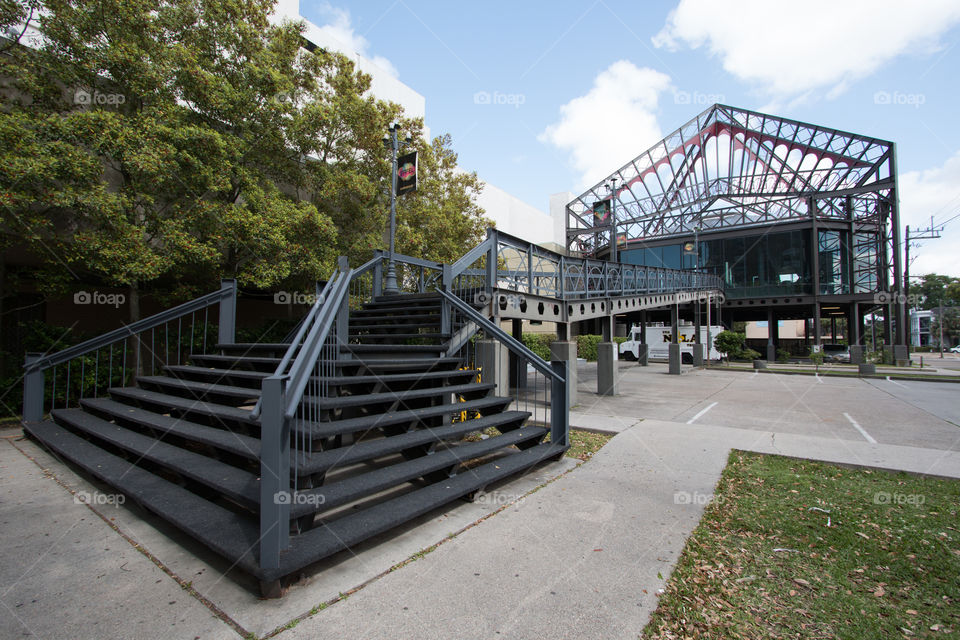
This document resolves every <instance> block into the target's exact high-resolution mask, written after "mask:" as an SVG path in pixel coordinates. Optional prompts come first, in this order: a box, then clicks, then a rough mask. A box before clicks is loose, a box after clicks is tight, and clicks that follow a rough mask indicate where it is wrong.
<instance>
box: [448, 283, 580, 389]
mask: <svg viewBox="0 0 960 640" xmlns="http://www.w3.org/2000/svg"><path fill="white" fill-rule="evenodd" d="M437 293H439V294H440V295H441V296H443V298H444V299H445V300H446V301H447V302H449V303H450V304H451V305H453V306H454V307H456V308H457V309H458V310H459V311H460V312H461V313H463V314H464V315H465V316H467V317H468V318H470V319H471V320H472V321H473V322H475V323H476V324H477V325H478V326H479V327H480V328H481V329H483V331H484V332H485V333H489V334H490V335H492V336H494V337H496V339H497V340H499V341H500V342H502V343H503V344H504V345H506V347H507V348H508V349H510V351H513V352H514V353H516V354H517V355H519V356H522V357H524V358H526V359H527V361H528V362H529V363H530V364H532V365H533V367H534V368H535V369H536V370H537V371H539V372H540V373H542V374H544V375H545V376H549V377H550V378H552V379H554V380H556V381H558V382H563V376H561V375H560V374H558V373H557V372H556V371H554V370H553V368H552V367H551V366H550V364H549V363H548V362H547V361H546V360H544V359H543V358H541V357H540V356H538V355H537V354H535V353H534V352H533V351H531V350H530V349H528V348H527V347H526V345H524V344H523V343H522V342H520V341H519V340H517V339H516V338H514V337H513V336H511V335H510V334H509V333H507V332H506V331H504V330H503V329H501V328H500V327H498V326H497V325H495V324H494V323H492V322H490V320H488V319H487V318H486V317H485V316H484V315H483V314H482V313H480V312H479V311H477V310H476V309H474V308H473V307H471V306H470V305H468V304H467V303H466V302H464V301H463V300H461V299H460V298H458V297H457V296H455V295H453V294H452V293H450V292H449V291H443V290H438V291H437Z"/></svg>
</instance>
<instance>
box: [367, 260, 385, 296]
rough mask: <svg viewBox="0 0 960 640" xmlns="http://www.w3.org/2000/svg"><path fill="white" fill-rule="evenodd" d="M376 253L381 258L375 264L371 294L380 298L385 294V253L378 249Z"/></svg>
mask: <svg viewBox="0 0 960 640" xmlns="http://www.w3.org/2000/svg"><path fill="white" fill-rule="evenodd" d="M376 255H377V257H379V258H380V260H378V261H377V263H376V264H375V265H373V290H372V291H371V292H370V295H371V296H372V297H374V298H379V297H380V296H382V295H383V253H382V252H380V251H377V253H376Z"/></svg>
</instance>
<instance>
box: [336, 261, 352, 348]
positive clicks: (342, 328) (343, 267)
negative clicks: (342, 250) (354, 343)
mask: <svg viewBox="0 0 960 640" xmlns="http://www.w3.org/2000/svg"><path fill="white" fill-rule="evenodd" d="M337 268H338V269H339V270H340V273H341V276H340V277H342V278H346V277H348V276H349V272H350V263H349V262H348V261H347V256H340V257H338V258H337ZM336 328H337V355H336V358H337V360H340V359H349V358H350V354H349V353H346V352H344V351H343V350H342V349H341V348H340V347H341V346H343V345H346V344H348V343H349V342H350V339H349V338H350V293H349V285H348V291H347V295H345V296H343V301H342V302H341V303H340V308H339V309H338V310H337V324H336Z"/></svg>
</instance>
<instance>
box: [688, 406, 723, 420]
mask: <svg viewBox="0 0 960 640" xmlns="http://www.w3.org/2000/svg"><path fill="white" fill-rule="evenodd" d="M715 406H717V403H716V402H714V403H713V404H711V405H710V406H708V407H707V408H706V409H703V410H701V411H700V413H698V414H697V415H695V416H693V417H692V418H690V419H689V420H687V424H693V422H694V420H696V419H697V418H699V417H700V416H702V415H703V414H705V413H706V412H707V411H710V409H713V408H714V407H715Z"/></svg>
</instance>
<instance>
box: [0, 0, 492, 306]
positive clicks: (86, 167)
mask: <svg viewBox="0 0 960 640" xmlns="http://www.w3.org/2000/svg"><path fill="white" fill-rule="evenodd" d="M43 4H44V12H43V14H42V15H40V16H39V18H38V19H39V21H40V30H41V31H42V32H43V33H44V35H45V40H44V42H43V44H42V45H41V46H39V47H38V48H29V47H24V46H20V45H16V44H14V45H11V46H9V47H7V51H6V55H4V56H0V142H2V144H0V193H2V194H3V195H2V202H0V204H2V205H3V206H2V207H0V238H3V239H4V241H8V243H9V242H11V241H12V242H16V243H20V244H25V245H26V246H27V248H28V249H32V252H33V253H34V254H35V255H36V256H38V257H39V258H40V259H41V260H43V261H45V262H44V265H43V268H44V269H45V270H46V272H47V274H46V275H41V276H38V282H40V283H41V284H42V289H44V292H46V293H54V292H57V293H62V292H63V291H64V290H65V288H66V285H67V283H68V282H70V281H72V280H76V279H83V280H95V281H100V282H104V283H105V284H109V285H112V286H120V287H129V288H130V293H131V297H130V299H131V305H130V309H131V315H132V316H133V317H136V316H138V315H139V304H138V302H137V301H138V292H139V290H140V288H144V287H146V286H147V285H150V286H151V288H153V289H155V288H156V287H157V286H158V285H162V286H163V287H167V288H169V289H171V290H177V291H178V292H180V294H181V295H190V294H195V293H197V292H199V291H204V290H206V289H208V288H209V286H210V283H211V281H216V280H217V279H219V278H221V277H235V278H237V279H238V282H239V283H240V285H241V286H250V287H257V288H261V289H267V288H278V287H281V286H282V287H285V288H309V286H310V285H311V284H312V282H313V281H314V280H320V279H324V278H325V277H326V276H327V275H328V274H329V272H330V270H331V268H332V266H333V263H334V258H335V256H336V255H338V254H344V255H347V256H348V258H349V259H350V260H351V263H352V264H360V263H362V262H365V261H366V260H368V259H369V258H370V257H371V253H372V250H373V249H375V248H379V247H383V246H384V229H385V227H386V224H387V212H388V210H389V202H388V195H387V194H388V193H389V189H388V188H387V185H388V184H389V177H390V165H389V155H388V152H387V151H386V150H384V148H383V145H382V135H383V133H384V131H385V130H386V126H387V124H388V123H389V122H390V121H392V120H396V121H398V122H399V123H400V125H401V128H402V130H403V131H404V134H407V133H409V134H410V135H411V136H412V137H413V139H414V141H415V142H414V144H415V146H416V147H417V148H418V150H419V153H420V184H419V190H418V192H417V193H415V194H413V195H410V196H405V197H402V198H400V199H399V202H398V239H397V248H398V250H399V251H401V252H404V253H409V254H412V255H415V256H419V257H424V258H428V259H433V260H445V261H450V260H453V259H455V258H458V257H459V256H460V255H461V254H462V253H463V251H464V250H465V249H467V248H468V247H470V246H472V245H473V244H475V243H476V242H477V241H479V239H480V238H481V236H482V234H483V229H484V228H485V226H487V224H489V221H487V220H485V219H484V218H483V217H482V213H483V212H482V210H481V209H480V208H479V207H477V205H476V204H475V198H476V195H477V194H478V193H479V191H480V189H481V183H480V181H479V179H478V178H477V176H476V175H475V174H466V173H461V172H458V171H457V170H456V159H457V156H456V154H455V153H454V152H453V151H452V149H451V148H450V137H449V136H441V137H438V138H436V139H435V140H433V141H432V142H431V143H427V142H425V141H424V140H423V139H422V137H421V131H422V127H423V123H422V122H421V121H420V120H411V119H405V118H404V117H403V113H402V109H401V107H399V106H398V105H396V104H392V103H386V102H382V101H379V100H376V99H374V98H372V97H370V96H369V94H368V90H369V88H370V78H369V76H367V75H365V74H363V73H360V72H358V71H356V69H355V67H354V64H353V63H352V62H351V61H350V60H349V59H348V58H346V57H344V56H342V55H339V54H336V53H330V52H327V51H324V50H322V49H317V50H315V51H313V52H307V51H305V50H304V49H302V48H301V44H302V39H301V33H302V31H303V28H304V25H303V24H302V23H289V22H285V23H283V24H279V25H273V24H271V23H270V22H269V21H268V19H267V16H268V14H269V12H270V11H271V10H272V8H273V4H274V3H273V1H272V0H232V1H231V2H226V3H224V2H219V1H214V0H156V1H155V2H137V1H133V2H131V1H128V0H49V1H46V2H44V3H43ZM28 10H29V6H28V2H27V0H12V1H11V2H6V3H3V4H2V5H0V23H2V24H3V25H14V24H17V23H18V22H19V21H20V20H22V19H23V18H25V16H26V13H27V11H28ZM104 16H109V20H105V19H104ZM84 96H85V97H84ZM78 97H79V98H78ZM0 242H2V241H0Z"/></svg>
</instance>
